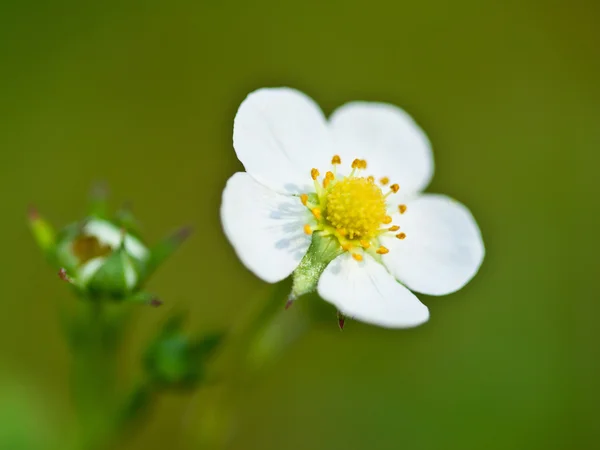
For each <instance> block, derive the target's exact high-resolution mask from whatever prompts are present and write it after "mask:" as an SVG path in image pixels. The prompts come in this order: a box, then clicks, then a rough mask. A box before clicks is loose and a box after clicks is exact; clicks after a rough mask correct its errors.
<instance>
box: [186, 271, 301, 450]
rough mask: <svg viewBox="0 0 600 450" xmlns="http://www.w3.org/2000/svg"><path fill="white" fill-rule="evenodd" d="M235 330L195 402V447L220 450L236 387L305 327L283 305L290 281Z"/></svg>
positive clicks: (298, 315) (227, 432) (233, 414)
mask: <svg viewBox="0 0 600 450" xmlns="http://www.w3.org/2000/svg"><path fill="white" fill-rule="evenodd" d="M269 289H270V290H271V293H270V294H267V295H266V297H267V300H266V301H265V295H264V294H263V295H261V296H260V298H259V300H258V301H257V302H255V303H254V304H253V306H252V308H251V309H250V310H249V311H248V312H247V313H246V314H245V315H244V316H243V317H242V319H241V320H240V321H239V322H238V323H237V324H236V325H235V326H234V328H233V329H232V330H231V332H230V333H229V335H228V338H227V340H226V341H225V342H224V343H223V344H222V346H221V349H220V351H219V352H218V353H217V354H216V355H215V357H214V358H213V359H212V361H211V363H210V365H209V367H208V373H207V384H206V386H205V387H204V388H203V389H200V391H199V393H198V398H196V399H195V400H196V402H197V406H196V407H197V408H198V416H199V417H197V420H199V423H198V422H195V423H194V424H192V427H193V428H194V431H195V432H196V433H197V436H196V442H197V448H200V449H202V450H204V449H211V450H220V449H222V448H225V447H226V445H227V444H228V442H229V440H230V438H231V436H232V433H233V428H234V424H235V421H236V420H237V418H236V411H235V409H236V406H237V405H236V403H237V398H238V394H239V392H240V389H241V388H242V387H244V385H245V384H246V383H248V382H249V381H250V380H251V379H252V378H253V376H254V375H255V374H256V373H258V371H259V370H260V369H263V368H264V367H265V366H266V365H268V364H269V363H271V362H272V361H273V360H274V359H275V358H276V357H277V356H279V355H280V354H281V352H282V351H283V350H284V349H285V348H287V347H288V346H289V345H290V344H292V343H293V342H294V341H295V340H296V339H297V338H299V337H300V336H301V335H302V334H303V333H304V332H305V331H306V329H307V328H308V325H309V323H308V319H307V318H306V316H305V315H303V314H302V311H299V310H296V308H293V309H292V310H290V311H286V310H285V309H284V306H285V304H286V299H287V297H288V295H289V293H290V290H291V284H290V283H289V282H282V283H279V284H277V285H276V286H275V287H270V288H269Z"/></svg>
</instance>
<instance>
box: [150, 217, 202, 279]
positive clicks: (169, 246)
mask: <svg viewBox="0 0 600 450" xmlns="http://www.w3.org/2000/svg"><path fill="white" fill-rule="evenodd" d="M191 233H192V229H191V228H190V227H183V228H180V229H179V230H177V231H175V232H174V233H172V234H170V235H169V236H167V237H166V238H164V239H163V240H162V241H160V242H159V243H158V244H156V245H155V246H154V247H152V249H151V250H150V258H149V260H148V262H147V264H146V266H145V271H144V278H148V277H149V276H150V275H151V274H152V273H153V272H154V271H155V270H156V269H157V268H158V266H160V265H161V264H162V263H163V262H164V261H165V260H166V259H167V258H169V256H171V255H172V254H173V253H174V252H175V250H177V249H178V248H179V247H180V246H181V244H182V243H183V242H185V240H186V239H187V238H188V237H189V236H190V234H191Z"/></svg>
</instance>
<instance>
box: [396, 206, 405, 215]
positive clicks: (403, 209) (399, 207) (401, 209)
mask: <svg viewBox="0 0 600 450" xmlns="http://www.w3.org/2000/svg"><path fill="white" fill-rule="evenodd" d="M398 211H400V214H404V213H405V212H406V205H398Z"/></svg>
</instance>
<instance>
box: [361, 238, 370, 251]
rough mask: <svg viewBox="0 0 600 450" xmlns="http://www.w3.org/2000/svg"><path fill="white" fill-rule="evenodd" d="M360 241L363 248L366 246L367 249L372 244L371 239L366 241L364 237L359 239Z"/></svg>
mask: <svg viewBox="0 0 600 450" xmlns="http://www.w3.org/2000/svg"><path fill="white" fill-rule="evenodd" d="M359 243H360V246H361V247H362V248H364V249H365V250H366V249H368V248H369V247H370V246H371V243H370V242H369V241H365V240H364V239H361V240H360V241H359Z"/></svg>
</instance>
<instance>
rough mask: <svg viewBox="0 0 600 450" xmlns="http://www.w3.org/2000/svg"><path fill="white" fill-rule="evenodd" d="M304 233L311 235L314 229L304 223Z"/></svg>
mask: <svg viewBox="0 0 600 450" xmlns="http://www.w3.org/2000/svg"><path fill="white" fill-rule="evenodd" d="M304 233H305V234H308V235H309V236H310V235H311V234H312V233H313V230H312V228H311V227H310V225H309V224H306V225H304Z"/></svg>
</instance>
